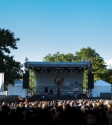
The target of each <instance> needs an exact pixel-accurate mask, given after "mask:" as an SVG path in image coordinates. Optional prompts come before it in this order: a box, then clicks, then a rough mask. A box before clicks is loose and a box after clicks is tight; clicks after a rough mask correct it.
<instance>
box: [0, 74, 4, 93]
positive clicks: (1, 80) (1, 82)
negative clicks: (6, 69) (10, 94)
mask: <svg viewBox="0 0 112 125" xmlns="http://www.w3.org/2000/svg"><path fill="white" fill-rule="evenodd" d="M0 91H4V73H0Z"/></svg>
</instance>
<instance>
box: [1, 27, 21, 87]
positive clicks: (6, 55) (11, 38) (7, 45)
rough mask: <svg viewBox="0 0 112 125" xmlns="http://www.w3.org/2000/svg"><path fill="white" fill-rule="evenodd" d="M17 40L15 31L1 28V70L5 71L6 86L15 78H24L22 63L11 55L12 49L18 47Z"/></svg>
mask: <svg viewBox="0 0 112 125" xmlns="http://www.w3.org/2000/svg"><path fill="white" fill-rule="evenodd" d="M17 41H19V38H15V35H14V33H13V32H11V31H9V30H5V29H0V72H3V73H4V79H5V80H4V83H5V86H7V85H8V84H11V83H13V82H14V80H15V79H20V78H22V69H21V68H22V65H21V63H20V62H17V61H15V60H14V57H13V56H10V54H11V49H18V48H17V45H16V44H17Z"/></svg>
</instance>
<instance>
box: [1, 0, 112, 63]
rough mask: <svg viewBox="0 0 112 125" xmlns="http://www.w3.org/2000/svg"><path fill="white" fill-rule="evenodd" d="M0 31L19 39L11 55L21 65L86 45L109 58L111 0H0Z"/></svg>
mask: <svg viewBox="0 0 112 125" xmlns="http://www.w3.org/2000/svg"><path fill="white" fill-rule="evenodd" d="M0 28H4V29H9V30H10V31H11V32H14V33H15V37H16V38H18V37H19V38H20V41H19V42H18V43H17V46H18V50H12V51H11V55H14V59H15V60H16V61H20V62H21V63H24V60H25V58H26V57H28V59H29V60H30V61H42V59H43V57H44V56H46V55H47V54H49V53H50V54H54V53H56V52H58V51H59V52H60V53H64V54H66V53H73V54H75V52H76V51H80V49H81V48H86V47H88V46H90V47H91V48H93V49H95V50H96V52H97V53H98V54H100V56H101V57H103V58H104V60H105V61H107V62H109V61H110V60H111V59H112V52H111V48H112V0H0ZM111 62H112V61H111Z"/></svg>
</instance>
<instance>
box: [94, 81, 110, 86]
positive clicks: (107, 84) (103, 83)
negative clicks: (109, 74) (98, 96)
mask: <svg viewBox="0 0 112 125" xmlns="http://www.w3.org/2000/svg"><path fill="white" fill-rule="evenodd" d="M94 86H110V87H111V84H110V83H108V82H105V81H103V80H98V81H96V82H95V83H94Z"/></svg>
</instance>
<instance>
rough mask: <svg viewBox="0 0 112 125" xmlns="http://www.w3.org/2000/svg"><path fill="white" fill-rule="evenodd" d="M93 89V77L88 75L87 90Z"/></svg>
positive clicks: (90, 74)
mask: <svg viewBox="0 0 112 125" xmlns="http://www.w3.org/2000/svg"><path fill="white" fill-rule="evenodd" d="M93 88H94V75H93V74H92V73H88V89H93Z"/></svg>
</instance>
